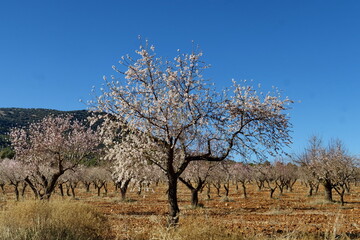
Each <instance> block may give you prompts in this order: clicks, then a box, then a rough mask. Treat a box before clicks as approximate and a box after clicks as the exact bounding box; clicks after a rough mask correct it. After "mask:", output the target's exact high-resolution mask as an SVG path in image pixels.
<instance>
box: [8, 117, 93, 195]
mask: <svg viewBox="0 0 360 240" xmlns="http://www.w3.org/2000/svg"><path fill="white" fill-rule="evenodd" d="M10 138H11V142H12V147H13V148H14V150H15V153H16V157H15V160H16V161H19V162H21V163H22V164H24V165H25V166H27V169H28V174H27V176H26V177H25V182H26V183H27V184H28V185H29V186H30V187H31V189H32V190H33V191H34V193H35V195H36V196H38V197H40V199H49V198H50V196H51V194H52V193H53V191H54V189H55V187H56V184H57V180H58V179H59V177H60V176H61V175H63V174H64V173H65V172H66V171H68V170H70V169H74V168H75V167H76V166H77V165H78V164H79V163H80V162H82V161H85V160H86V159H87V156H88V154H90V153H91V152H93V151H95V150H96V147H97V146H98V137H97V134H96V133H95V132H94V131H93V130H91V129H89V128H86V127H85V126H84V125H83V124H82V123H80V122H79V121H77V120H71V116H66V117H52V116H50V117H46V118H44V119H43V120H42V121H40V122H38V123H33V124H31V125H30V126H29V129H22V128H14V129H12V130H11V133H10Z"/></svg>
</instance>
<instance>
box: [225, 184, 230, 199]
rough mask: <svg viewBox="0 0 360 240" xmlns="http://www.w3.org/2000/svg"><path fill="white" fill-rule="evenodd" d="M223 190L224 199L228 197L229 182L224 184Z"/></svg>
mask: <svg viewBox="0 0 360 240" xmlns="http://www.w3.org/2000/svg"><path fill="white" fill-rule="evenodd" d="M224 189H225V197H226V198H227V197H228V196H229V182H227V183H226V184H224Z"/></svg>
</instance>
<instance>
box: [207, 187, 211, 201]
mask: <svg viewBox="0 0 360 240" xmlns="http://www.w3.org/2000/svg"><path fill="white" fill-rule="evenodd" d="M210 193H211V185H210V183H208V184H206V196H207V198H208V199H210V198H211V196H210Z"/></svg>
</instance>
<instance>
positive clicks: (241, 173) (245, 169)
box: [231, 163, 254, 198]
mask: <svg viewBox="0 0 360 240" xmlns="http://www.w3.org/2000/svg"><path fill="white" fill-rule="evenodd" d="M231 171H232V175H233V177H234V179H235V181H236V184H238V182H240V183H241V187H242V190H243V196H244V198H247V190H246V185H247V184H248V183H250V182H251V180H252V179H253V174H254V171H253V170H252V167H251V166H250V165H248V164H244V163H235V165H234V167H233V168H232V169H231Z"/></svg>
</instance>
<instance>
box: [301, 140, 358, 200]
mask: <svg viewBox="0 0 360 240" xmlns="http://www.w3.org/2000/svg"><path fill="white" fill-rule="evenodd" d="M298 162H299V164H300V165H301V167H302V169H304V170H305V173H307V174H308V175H309V178H310V179H311V178H316V179H317V180H318V181H319V182H320V183H321V184H322V185H323V187H324V190H325V199H326V200H328V201H333V193H332V191H333V190H335V191H336V192H337V193H338V194H339V196H340V201H341V204H342V205H344V195H345V192H346V189H348V188H349V184H350V182H351V181H352V180H354V179H355V175H356V167H357V165H358V159H357V158H355V157H353V156H351V155H350V154H348V153H347V151H346V149H345V147H344V145H343V143H342V142H341V141H339V140H335V141H332V142H331V143H330V144H329V145H328V147H327V148H326V147H324V146H323V145H322V141H321V139H320V138H318V137H316V136H313V137H311V138H310V140H309V147H308V148H306V149H305V152H304V153H303V154H302V155H301V156H300V157H299V159H298Z"/></svg>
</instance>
